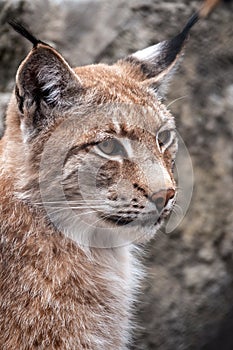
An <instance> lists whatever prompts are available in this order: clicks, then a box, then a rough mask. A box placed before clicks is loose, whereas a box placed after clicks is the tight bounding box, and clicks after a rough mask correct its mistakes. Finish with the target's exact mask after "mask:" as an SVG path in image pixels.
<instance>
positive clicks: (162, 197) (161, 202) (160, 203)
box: [150, 188, 175, 213]
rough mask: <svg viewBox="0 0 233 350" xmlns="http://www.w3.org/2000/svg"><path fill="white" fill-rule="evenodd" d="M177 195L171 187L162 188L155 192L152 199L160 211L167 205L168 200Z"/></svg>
mask: <svg viewBox="0 0 233 350" xmlns="http://www.w3.org/2000/svg"><path fill="white" fill-rule="evenodd" d="M174 196H175V190H173V189H172V188H170V189H169V190H161V191H159V192H156V193H153V194H152V196H151V197H150V200H151V201H152V202H153V203H154V204H155V206H156V208H157V210H158V212H159V213H160V212H161V211H162V210H163V208H164V207H166V205H167V203H168V201H169V200H170V199H172V198H173V197H174Z"/></svg>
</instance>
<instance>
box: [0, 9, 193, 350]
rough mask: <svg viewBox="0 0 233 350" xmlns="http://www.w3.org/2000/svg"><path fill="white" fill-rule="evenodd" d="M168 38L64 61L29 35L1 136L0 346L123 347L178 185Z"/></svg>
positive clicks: (173, 52)
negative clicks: (103, 56)
mask: <svg viewBox="0 0 233 350" xmlns="http://www.w3.org/2000/svg"><path fill="white" fill-rule="evenodd" d="M197 19H198V15H194V16H193V17H192V18H191V19H190V20H189V22H188V23H187V24H186V26H185V28H184V29H183V31H182V32H181V33H180V34H178V35H177V36H176V37H175V38H173V39H171V40H167V41H164V42H161V43H159V44H156V45H154V46H151V47H149V48H146V49H144V50H141V51H138V52H136V53H134V54H132V55H130V56H129V57H126V58H124V59H121V60H119V61H118V62H116V63H115V64H113V65H111V66H109V65H105V64H97V65H91V66H85V67H78V68H74V69H73V68H71V67H70V66H69V64H68V63H67V62H66V61H65V60H64V58H63V57H62V56H61V54H59V53H58V52H57V51H56V50H55V49H54V48H52V47H51V46H49V45H47V44H46V43H44V42H42V41H40V40H38V39H36V38H35V37H34V36H33V35H32V34H30V33H29V32H28V31H27V30H26V29H25V28H24V27H22V26H21V25H20V24H17V23H16V22H13V21H12V22H11V23H10V24H11V25H12V26H13V28H14V29H15V30H16V31H18V32H19V33H20V34H22V35H23V36H24V37H26V38H27V39H28V40H29V41H31V42H32V44H33V48H32V50H31V51H30V52H29V54H28V56H27V57H26V58H25V60H24V61H23V62H22V63H21V65H20V67H19V69H18V72H17V75H16V84H15V89H14V92H13V94H12V98H11V101H10V104H9V107H8V111H7V121H6V124H7V127H6V131H5V135H4V137H3V139H2V140H1V141H0V198H1V214H0V221H1V222H0V234H1V245H0V254H1V259H0V261H1V270H0V348H1V349H4V350H13V349H14V350H15V349H18V350H27V349H30V350H32V349H61V350H66V349H67V350H82V349H91V350H97V349H105V350H113V349H114V350H123V349H127V348H128V346H129V344H130V329H131V328H132V317H131V309H132V304H133V302H134V299H135V296H136V292H135V291H137V289H138V284H139V282H138V281H139V280H140V277H141V276H142V271H141V268H140V266H139V264H138V263H137V259H136V258H135V256H134V251H135V249H136V248H135V247H136V243H138V242H140V243H143V242H146V241H148V240H149V239H150V238H152V237H153V236H154V235H155V233H156V231H157V230H158V228H159V227H160V226H161V224H162V222H163V221H164V219H165V218H166V217H167V216H168V215H169V213H170V212H171V210H172V208H173V206H174V203H175V199H176V194H177V189H176V184H175V180H174V176H173V166H174V161H175V156H176V151H177V136H176V131H175V123H174V118H173V117H172V115H171V114H170V112H169V111H168V110H167V109H166V107H165V105H163V103H162V102H161V96H162V94H163V91H164V86H165V85H166V82H167V81H168V79H170V77H171V75H172V72H173V70H174V68H175V67H176V63H177V61H178V59H179V57H180V55H181V54H182V49H183V46H184V43H185V42H186V38H187V35H188V32H189V29H190V28H191V27H192V25H193V24H194V23H195V22H196V21H197Z"/></svg>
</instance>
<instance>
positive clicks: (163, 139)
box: [157, 130, 172, 149]
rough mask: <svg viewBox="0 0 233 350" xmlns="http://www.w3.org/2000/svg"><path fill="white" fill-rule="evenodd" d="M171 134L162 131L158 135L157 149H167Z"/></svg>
mask: <svg viewBox="0 0 233 350" xmlns="http://www.w3.org/2000/svg"><path fill="white" fill-rule="evenodd" d="M171 137H172V133H171V131H170V130H164V131H161V132H159V133H158V135H157V142H158V145H159V148H160V149H162V148H164V147H168V146H169V143H170V141H171Z"/></svg>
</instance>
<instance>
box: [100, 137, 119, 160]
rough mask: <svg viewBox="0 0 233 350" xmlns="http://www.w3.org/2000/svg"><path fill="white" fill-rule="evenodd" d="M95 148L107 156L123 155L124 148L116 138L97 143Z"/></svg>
mask: <svg viewBox="0 0 233 350" xmlns="http://www.w3.org/2000/svg"><path fill="white" fill-rule="evenodd" d="M97 148H98V149H99V150H100V151H101V152H103V153H104V154H106V155H108V156H117V155H123V154H124V153H125V152H124V148H123V146H122V144H121V143H120V142H119V141H117V140H116V139H108V140H105V141H103V142H101V143H99V144H98V145H97Z"/></svg>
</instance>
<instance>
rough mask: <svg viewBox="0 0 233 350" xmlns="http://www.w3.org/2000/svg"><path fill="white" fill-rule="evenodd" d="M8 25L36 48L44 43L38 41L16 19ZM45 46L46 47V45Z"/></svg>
mask: <svg viewBox="0 0 233 350" xmlns="http://www.w3.org/2000/svg"><path fill="white" fill-rule="evenodd" d="M8 23H9V24H10V26H11V27H12V28H13V29H14V30H15V31H16V32H17V33H19V34H20V35H22V36H23V37H24V38H26V39H27V40H29V41H30V42H31V43H32V44H33V46H34V47H36V46H37V45H38V44H42V43H43V42H42V41H40V40H38V39H37V38H36V37H35V36H34V35H32V34H31V33H30V32H29V31H28V30H27V29H26V28H25V27H24V26H22V24H20V23H18V22H17V21H15V20H14V19H11V20H9V21H8ZM43 44H44V45H46V44H45V43H43Z"/></svg>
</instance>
